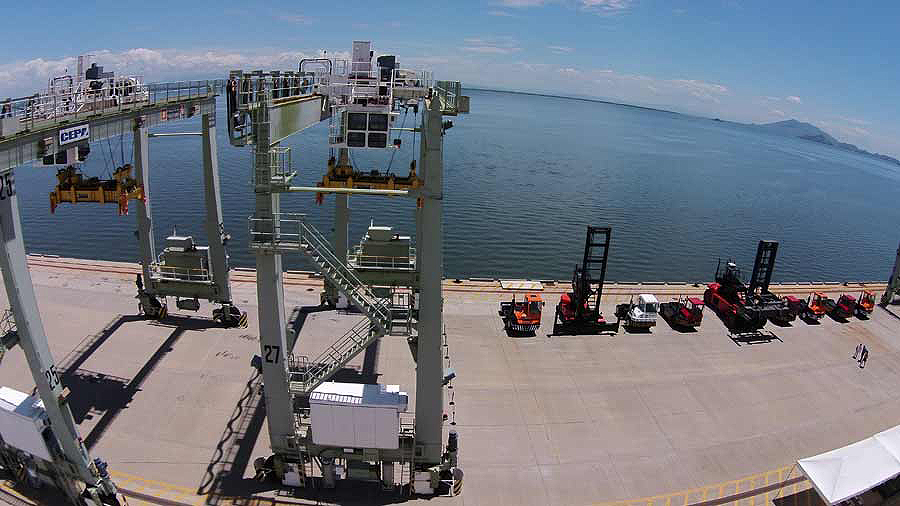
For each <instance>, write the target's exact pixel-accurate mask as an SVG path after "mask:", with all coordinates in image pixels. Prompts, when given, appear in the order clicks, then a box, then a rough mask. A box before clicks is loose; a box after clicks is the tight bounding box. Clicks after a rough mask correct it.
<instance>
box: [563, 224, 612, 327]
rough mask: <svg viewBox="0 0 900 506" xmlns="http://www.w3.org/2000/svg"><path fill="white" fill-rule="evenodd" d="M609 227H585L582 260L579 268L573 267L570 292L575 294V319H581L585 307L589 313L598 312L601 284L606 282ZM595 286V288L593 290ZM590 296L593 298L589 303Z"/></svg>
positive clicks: (601, 292) (601, 291)
mask: <svg viewBox="0 0 900 506" xmlns="http://www.w3.org/2000/svg"><path fill="white" fill-rule="evenodd" d="M611 231H612V228H610V227H592V226H588V227H587V237H586V238H585V242H584V259H583V260H582V263H581V265H580V266H575V276H574V279H573V280H572V290H573V291H574V292H575V297H576V300H575V312H576V313H575V314H576V319H581V318H583V317H584V316H585V315H584V312H585V305H588V306H589V308H590V311H592V312H594V313H597V312H599V310H600V297H601V295H603V283H604V281H605V280H606V260H607V258H608V253H609V237H610V232H611ZM595 286H596V288H594V287H595ZM591 296H594V299H593V301H591Z"/></svg>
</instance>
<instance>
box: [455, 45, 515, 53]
mask: <svg viewBox="0 0 900 506" xmlns="http://www.w3.org/2000/svg"><path fill="white" fill-rule="evenodd" d="M462 49H463V51H469V52H470V53H482V54H509V53H514V52H516V51H520V50H521V49H522V48H518V47H500V46H463V48H462Z"/></svg>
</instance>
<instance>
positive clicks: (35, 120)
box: [0, 79, 225, 137]
mask: <svg viewBox="0 0 900 506" xmlns="http://www.w3.org/2000/svg"><path fill="white" fill-rule="evenodd" d="M224 82H225V81H223V80H221V79H212V80H203V81H175V82H168V83H152V84H134V85H130V86H128V87H127V88H122V89H121V90H119V89H118V88H117V89H115V90H113V91H112V93H111V94H110V93H105V94H101V93H92V92H84V91H83V90H80V89H77V88H74V87H71V89H63V90H55V91H54V93H52V94H48V93H36V94H34V95H30V96H27V97H21V98H15V99H6V100H2V101H0V136H2V137H7V136H9V135H13V134H16V133H19V132H30V131H35V130H40V129H44V128H50V127H55V126H57V125H64V124H71V123H75V122H78V121H81V120H88V119H95V118H97V117H99V116H104V115H113V114H119V113H123V112H129V111H137V110H141V109H143V108H146V107H158V106H162V105H180V104H184V103H187V102H190V101H192V100H197V99H204V98H212V97H215V96H216V95H218V94H219V92H220V91H221V90H222V87H223V85H224ZM179 114H180V117H187V116H188V115H189V111H179ZM172 119H174V118H172Z"/></svg>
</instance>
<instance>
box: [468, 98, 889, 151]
mask: <svg viewBox="0 0 900 506" xmlns="http://www.w3.org/2000/svg"><path fill="white" fill-rule="evenodd" d="M466 90H476V91H489V92H495V93H514V94H518V95H533V96H538V97H552V98H565V99H569V100H582V101H585V102H597V103H600V104H610V105H619V106H623V107H633V108H636V109H644V110H648V111H655V112H663V113H669V114H680V115H686V116H693V117H695V118H696V117H699V118H703V116H698V115H695V114H687V113H684V112H678V111H672V110H669V109H665V108H664V107H665V106H655V105H650V104H647V105H639V104H626V103H623V102H617V101H615V100H613V99H607V98H600V97H589V96H578V95H575V96H573V95H559V94H555V93H552V92H540V91H517V90H505V89H498V88H489V87H478V86H467V87H466ZM704 119H711V120H712V121H718V122H721V123H729V124H732V125H739V126H742V127H748V128H752V129H754V130H757V131H762V132H767V133H769V134H772V135H781V136H784V137H794V138H797V139H804V140H807V141H812V142H818V143H819V144H826V145H829V146H834V147H836V148H838V149H843V150H845V151H850V152H852V153H858V154H860V155H866V156H871V157H873V158H878V159H879V160H883V161H885V162H889V163H893V164H895V165H900V160H898V159H896V158H894V157H893V156H888V155H882V154H881V153H872V152H871V151H866V150H865V149H861V148H859V147H857V146H856V145H855V144H850V143H847V142H841V141H839V140H837V139H835V138H834V137H832V136H830V135H828V134H827V133H825V131H824V130H822V129H821V128H819V127H817V126H815V125H813V124H811V123H805V122H803V121H798V120H795V119H787V120H784V121H776V122H774V123H740V122H737V121H728V120H723V119H720V118H704Z"/></svg>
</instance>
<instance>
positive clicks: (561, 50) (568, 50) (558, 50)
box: [547, 46, 575, 53]
mask: <svg viewBox="0 0 900 506" xmlns="http://www.w3.org/2000/svg"><path fill="white" fill-rule="evenodd" d="M547 49H549V50H551V51H553V52H554V53H571V52H572V51H574V50H575V49H573V48H571V47H567V46H547Z"/></svg>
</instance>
